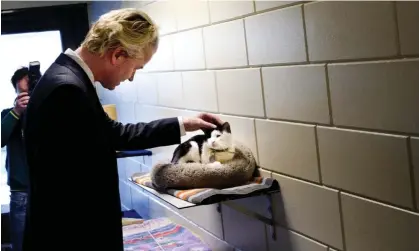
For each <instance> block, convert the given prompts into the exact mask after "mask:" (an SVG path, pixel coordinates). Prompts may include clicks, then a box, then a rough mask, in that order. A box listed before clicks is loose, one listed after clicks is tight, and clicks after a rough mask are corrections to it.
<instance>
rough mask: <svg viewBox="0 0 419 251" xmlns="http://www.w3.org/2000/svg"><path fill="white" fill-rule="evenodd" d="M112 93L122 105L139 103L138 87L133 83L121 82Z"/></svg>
mask: <svg viewBox="0 0 419 251" xmlns="http://www.w3.org/2000/svg"><path fill="white" fill-rule="evenodd" d="M112 92H114V94H115V96H116V99H117V100H118V101H119V102H120V103H131V102H137V85H136V84H135V83H133V82H130V81H128V80H127V81H124V82H121V83H120V85H118V86H117V87H116V88H115V89H114V90H112Z"/></svg>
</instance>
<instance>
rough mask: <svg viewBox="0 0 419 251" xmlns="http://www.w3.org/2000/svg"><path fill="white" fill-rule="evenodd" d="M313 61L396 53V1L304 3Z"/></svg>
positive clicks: (309, 51) (310, 57)
mask: <svg viewBox="0 0 419 251" xmlns="http://www.w3.org/2000/svg"><path fill="white" fill-rule="evenodd" d="M304 14H305V22H306V30H307V43H308V54H309V59H310V61H318V60H338V59H360V58H376V57H389V56H395V55H396V53H397V44H396V24H395V21H394V10H393V3H391V2H378V1H371V2H362V1H359V2H358V1H347V2H345V1H342V2H340V1H336V2H333V1H327V2H323V1H321V2H315V3H309V4H305V5H304Z"/></svg>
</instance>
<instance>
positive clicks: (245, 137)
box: [220, 115, 258, 159]
mask: <svg viewBox="0 0 419 251" xmlns="http://www.w3.org/2000/svg"><path fill="white" fill-rule="evenodd" d="M220 118H221V119H222V120H223V121H227V122H229V123H230V127H231V133H232V135H233V137H234V139H235V140H236V141H238V142H240V143H242V144H244V145H245V146H247V147H249V148H250V150H252V153H253V155H254V156H255V158H256V159H258V154H257V147H256V133H255V120H254V119H252V118H243V117H236V116H226V115H221V116H220Z"/></svg>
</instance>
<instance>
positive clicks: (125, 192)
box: [119, 181, 132, 208]
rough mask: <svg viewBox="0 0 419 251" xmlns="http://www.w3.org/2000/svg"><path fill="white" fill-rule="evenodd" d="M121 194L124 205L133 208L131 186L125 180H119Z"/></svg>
mask: <svg viewBox="0 0 419 251" xmlns="http://www.w3.org/2000/svg"><path fill="white" fill-rule="evenodd" d="M119 196H120V199H121V203H122V205H124V206H125V207H126V208H132V203H131V191H130V187H129V186H128V184H127V183H126V182H125V181H119Z"/></svg>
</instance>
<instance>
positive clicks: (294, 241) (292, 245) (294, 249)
mask: <svg viewBox="0 0 419 251" xmlns="http://www.w3.org/2000/svg"><path fill="white" fill-rule="evenodd" d="M267 228H268V233H269V234H270V233H271V230H270V226H267ZM269 234H268V245H269V250H273V251H276V250H278V251H279V250H284V251H285V250H288V251H327V246H325V245H323V244H320V243H318V242H316V241H313V240H310V239H309V238H306V237H304V236H302V235H300V234H297V233H294V232H292V231H289V230H287V229H285V228H282V227H276V236H277V239H276V240H275V241H274V240H272V238H270V236H269Z"/></svg>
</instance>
